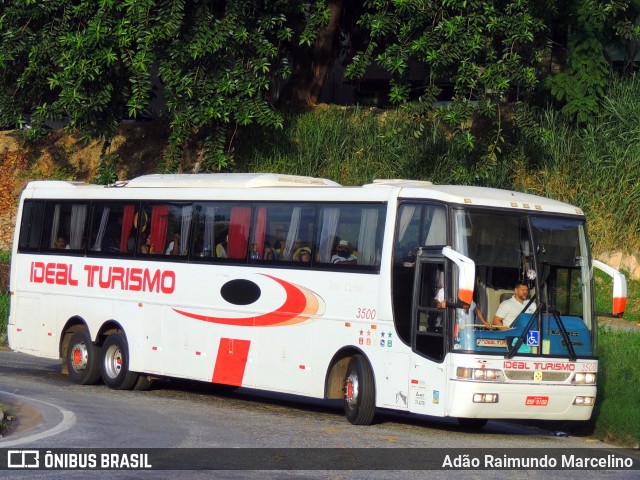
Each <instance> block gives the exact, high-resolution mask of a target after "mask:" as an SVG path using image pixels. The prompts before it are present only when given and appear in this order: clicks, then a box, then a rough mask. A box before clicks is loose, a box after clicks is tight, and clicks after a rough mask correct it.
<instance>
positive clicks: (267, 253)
mask: <svg viewBox="0 0 640 480" xmlns="http://www.w3.org/2000/svg"><path fill="white" fill-rule="evenodd" d="M262 259H263V260H275V257H274V251H273V248H271V247H268V246H266V245H265V247H264V254H263V255H262Z"/></svg>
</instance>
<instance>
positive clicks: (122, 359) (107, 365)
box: [100, 333, 138, 390]
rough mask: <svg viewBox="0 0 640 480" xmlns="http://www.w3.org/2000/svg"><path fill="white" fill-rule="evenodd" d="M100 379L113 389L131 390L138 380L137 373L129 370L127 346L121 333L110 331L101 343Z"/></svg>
mask: <svg viewBox="0 0 640 480" xmlns="http://www.w3.org/2000/svg"><path fill="white" fill-rule="evenodd" d="M100 371H101V372H102V380H103V381H104V383H105V385H107V387H109V388H112V389H114V390H131V389H132V388H133V387H134V385H135V384H136V382H137V380H138V374H136V373H133V372H130V371H129V348H128V347H127V340H126V339H125V337H124V336H123V335H122V334H121V333H112V334H111V335H109V336H108V337H107V339H106V340H105V341H104V344H103V345H102V362H100Z"/></svg>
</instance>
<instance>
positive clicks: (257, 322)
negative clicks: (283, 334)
mask: <svg viewBox="0 0 640 480" xmlns="http://www.w3.org/2000/svg"><path fill="white" fill-rule="evenodd" d="M261 275H262V274H261ZM264 276H265V277H269V278H270V279H272V280H274V281H276V282H278V283H279V284H280V285H281V286H282V288H284V290H285V292H286V294H287V296H286V298H285V301H284V303H283V304H282V305H280V307H279V308H277V309H276V310H273V311H272V312H268V313H265V314H263V315H258V316H252V317H241V318H230V317H210V316H208V315H200V314H197V313H191V312H187V311H184V310H179V309H177V308H174V309H173V311H175V312H176V313H179V314H180V315H184V316H185V317H189V318H193V319H195V320H201V321H203V322H209V323H219V324H222V325H235V326H238V327H281V326H285V325H295V324H296V323H302V322H305V321H307V320H309V317H310V316H311V315H315V314H316V313H318V310H319V308H320V302H319V301H318V299H317V297H316V296H315V295H314V294H313V293H312V292H311V291H309V290H307V289H306V288H304V287H300V286H298V285H294V284H293V283H289V282H286V281H284V280H282V279H280V278H276V277H272V276H271V275H266V274H264Z"/></svg>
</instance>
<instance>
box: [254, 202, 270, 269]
mask: <svg viewBox="0 0 640 480" xmlns="http://www.w3.org/2000/svg"><path fill="white" fill-rule="evenodd" d="M266 235H267V209H266V207H260V208H258V211H257V218H256V225H255V231H254V232H253V243H255V244H256V245H257V247H258V255H260V258H262V256H263V255H264V239H265V237H266Z"/></svg>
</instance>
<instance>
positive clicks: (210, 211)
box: [192, 202, 251, 260]
mask: <svg viewBox="0 0 640 480" xmlns="http://www.w3.org/2000/svg"><path fill="white" fill-rule="evenodd" d="M193 222H194V231H193V247H192V248H193V254H192V256H193V257H201V258H217V259H226V258H229V259H235V260H243V259H245V258H246V257H247V248H248V243H249V226H250V224H251V207H250V206H248V205H246V206H245V205H229V204H216V203H209V202H207V203H199V204H196V205H195V210H194V219H193Z"/></svg>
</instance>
